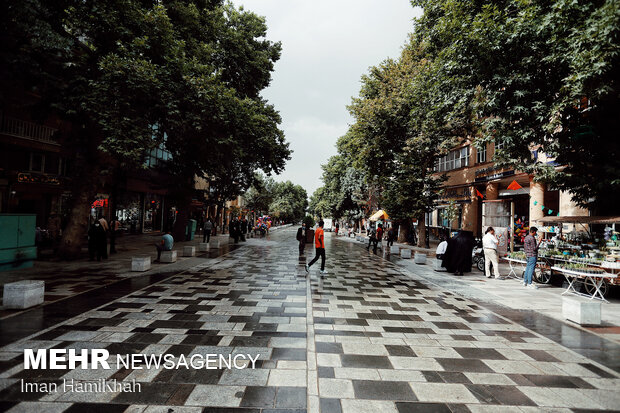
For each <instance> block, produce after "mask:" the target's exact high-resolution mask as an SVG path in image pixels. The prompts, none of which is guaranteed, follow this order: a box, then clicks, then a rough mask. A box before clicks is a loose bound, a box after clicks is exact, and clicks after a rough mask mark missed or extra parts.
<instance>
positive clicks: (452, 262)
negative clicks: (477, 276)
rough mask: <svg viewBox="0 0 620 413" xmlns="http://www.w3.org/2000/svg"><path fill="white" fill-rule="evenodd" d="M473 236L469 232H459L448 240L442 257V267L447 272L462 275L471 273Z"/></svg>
mask: <svg viewBox="0 0 620 413" xmlns="http://www.w3.org/2000/svg"><path fill="white" fill-rule="evenodd" d="M474 245H475V240H474V234H473V232H471V231H463V230H461V231H459V233H458V234H457V235H456V237H454V238H450V239H449V240H448V249H447V250H446V253H445V254H444V257H443V266H444V267H446V269H447V270H448V272H453V273H454V274H455V275H463V273H464V272H470V271H471V253H472V251H473V249H474Z"/></svg>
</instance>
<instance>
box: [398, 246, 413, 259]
mask: <svg viewBox="0 0 620 413" xmlns="http://www.w3.org/2000/svg"><path fill="white" fill-rule="evenodd" d="M400 258H407V259H411V250H410V249H409V248H403V249H402V250H400Z"/></svg>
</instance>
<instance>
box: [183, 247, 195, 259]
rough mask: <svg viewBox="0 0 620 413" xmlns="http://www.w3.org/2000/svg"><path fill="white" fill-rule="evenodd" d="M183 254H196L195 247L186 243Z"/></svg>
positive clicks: (186, 255) (185, 255) (188, 255)
mask: <svg viewBox="0 0 620 413" xmlns="http://www.w3.org/2000/svg"><path fill="white" fill-rule="evenodd" d="M183 256H184V257H195V256H196V247H194V246H193V245H186V246H184V247H183Z"/></svg>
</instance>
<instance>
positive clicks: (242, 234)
mask: <svg viewBox="0 0 620 413" xmlns="http://www.w3.org/2000/svg"><path fill="white" fill-rule="evenodd" d="M239 228H240V231H239V236H240V237H241V241H243V242H245V234H247V232H248V220H247V219H245V217H243V219H242V220H241V222H240V223H239Z"/></svg>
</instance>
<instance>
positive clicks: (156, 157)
mask: <svg viewBox="0 0 620 413" xmlns="http://www.w3.org/2000/svg"><path fill="white" fill-rule="evenodd" d="M153 129H154V130H156V129H157V126H156V125H155V126H153ZM153 139H155V135H153ZM167 140H168V135H167V134H166V132H164V141H163V142H162V143H160V144H159V145H158V146H157V147H155V148H153V149H151V150H149V151H148V152H147V153H146V157H145V160H144V164H145V165H146V166H148V167H151V168H152V167H155V166H157V165H160V164H162V163H163V162H166V161H169V160H170V159H172V154H171V153H170V151H168V150H167V149H166V141H167Z"/></svg>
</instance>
